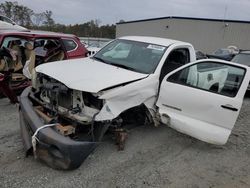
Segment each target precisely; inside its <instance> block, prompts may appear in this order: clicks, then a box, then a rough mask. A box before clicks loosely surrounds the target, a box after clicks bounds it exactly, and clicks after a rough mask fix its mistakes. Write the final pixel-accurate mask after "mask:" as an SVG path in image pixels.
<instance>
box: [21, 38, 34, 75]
mask: <svg viewBox="0 0 250 188" xmlns="http://www.w3.org/2000/svg"><path fill="white" fill-rule="evenodd" d="M24 46H25V51H24V53H25V56H26V62H25V65H24V68H23V74H24V75H25V76H26V77H27V78H29V79H31V73H32V71H33V69H34V68H35V61H36V53H35V50H34V48H33V45H32V44H31V43H30V42H26V43H25V45H24Z"/></svg>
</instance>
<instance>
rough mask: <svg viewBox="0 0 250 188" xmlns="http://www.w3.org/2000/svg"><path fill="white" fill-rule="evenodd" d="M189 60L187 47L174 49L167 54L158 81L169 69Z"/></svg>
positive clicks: (173, 68)
mask: <svg viewBox="0 0 250 188" xmlns="http://www.w3.org/2000/svg"><path fill="white" fill-rule="evenodd" d="M189 62H190V54H189V50H188V49H187V48H179V49H175V50H173V51H172V52H170V54H169V55H168V57H167V59H166V61H165V62H164V64H163V66H162V70H161V74H160V82H161V81H162V79H163V78H164V77H165V76H166V75H167V74H168V73H169V72H171V71H173V70H175V69H177V68H179V67H180V66H182V65H185V64H187V63H189Z"/></svg>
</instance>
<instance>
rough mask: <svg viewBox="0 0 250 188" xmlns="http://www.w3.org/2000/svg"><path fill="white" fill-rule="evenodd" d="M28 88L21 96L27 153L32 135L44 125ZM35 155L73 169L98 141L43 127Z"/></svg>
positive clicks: (50, 163) (60, 167)
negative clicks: (79, 138)
mask: <svg viewBox="0 0 250 188" xmlns="http://www.w3.org/2000/svg"><path fill="white" fill-rule="evenodd" d="M30 90H31V88H30V87H29V88H26V89H25V90H24V91H23V93H22V95H21V97H20V110H19V116H20V127H21V135H22V140H23V144H24V147H25V150H26V153H27V154H29V153H30V151H32V135H33V134H34V133H35V131H36V130H37V129H38V128H39V127H42V126H44V124H43V121H42V120H41V119H40V117H39V116H38V115H37V113H36V112H35V110H34V108H33V105H32V103H31V101H30V100H29V97H28V95H29V92H30ZM36 137H37V138H38V140H39V141H38V142H37V144H36V149H35V156H37V158H38V159H40V160H42V161H44V162H45V163H46V164H47V165H49V166H50V167H52V168H55V169H62V170H73V169H76V168H78V167H79V166H80V165H81V164H82V162H83V161H84V160H85V159H86V158H87V157H88V155H89V154H90V153H91V152H92V151H93V150H94V149H95V148H96V147H97V145H98V143H97V142H86V141H85V142H84V141H83V142H81V141H75V140H73V139H71V138H69V137H66V136H63V135H61V134H60V133H58V132H57V131H55V130H54V129H53V128H52V127H47V128H44V129H41V130H40V131H39V134H38V135H37V136H36Z"/></svg>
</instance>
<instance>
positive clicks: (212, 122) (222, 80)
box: [156, 60, 250, 144]
mask: <svg viewBox="0 0 250 188" xmlns="http://www.w3.org/2000/svg"><path fill="white" fill-rule="evenodd" d="M249 79H250V75H249V71H248V68H247V67H244V66H243V67H242V66H235V65H234V64H232V63H230V62H225V61H220V60H218V61H215V60H213V62H211V61H208V60H202V61H198V62H196V63H192V64H191V65H188V66H185V68H180V70H178V71H175V72H174V73H170V74H168V75H167V76H166V77H165V78H164V80H163V82H162V84H161V87H160V92H159V98H158V101H157V104H156V105H157V106H158V107H159V113H160V115H161V120H162V122H163V123H164V122H165V123H166V122H167V121H166V117H169V125H170V127H172V128H174V129H176V130H178V131H180V132H182V133H185V134H188V135H190V136H193V137H195V138H197V139H200V140H203V141H205V142H208V143H212V144H225V143H226V142H227V140H228V137H229V135H230V133H231V131H232V129H233V127H234V124H235V122H236V120H237V117H238V115H239V111H240V108H241V105H242V101H243V97H244V93H245V91H246V88H247V85H248V83H249Z"/></svg>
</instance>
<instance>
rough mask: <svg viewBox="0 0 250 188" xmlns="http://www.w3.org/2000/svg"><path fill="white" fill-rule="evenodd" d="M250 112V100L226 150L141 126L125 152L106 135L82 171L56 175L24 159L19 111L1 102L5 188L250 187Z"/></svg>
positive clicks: (0, 177)
mask: <svg viewBox="0 0 250 188" xmlns="http://www.w3.org/2000/svg"><path fill="white" fill-rule="evenodd" d="M249 109H250V98H249V97H248V98H246V99H245V100H244V104H243V108H242V110H241V113H240V116H239V118H238V121H237V123H236V126H235V129H234V131H233V133H232V135H231V136H230V139H229V141H228V143H227V144H226V145H225V146H213V145H209V144H206V143H203V142H201V141H198V140H195V139H192V138H190V137H188V136H185V135H182V134H180V133H178V132H176V131H174V130H172V129H170V128H168V127H166V126H161V127H159V128H154V127H150V126H141V127H138V128H136V129H134V130H132V131H130V133H129V139H128V141H127V143H126V148H125V150H124V151H120V152H118V151H117V148H116V146H115V145H114V144H113V142H112V140H111V139H110V138H109V137H107V138H106V139H105V141H104V142H103V144H101V145H100V146H99V147H98V148H97V149H96V150H95V152H94V153H93V154H92V155H90V156H89V157H88V158H87V160H85V162H84V163H83V164H82V165H81V167H80V168H78V169H77V170H74V171H57V170H53V169H51V168H49V167H47V166H46V165H44V164H43V163H41V162H39V161H36V160H35V159H34V158H33V157H28V158H26V157H25V154H24V151H23V146H22V142H21V137H20V132H19V122H18V114H17V110H18V107H16V106H13V105H10V104H9V103H8V100H6V99H0V130H1V131H0V187H25V188H28V187H67V188H68V187H91V188H92V187H108V188H112V187H116V188H118V187H131V188H132V187H190V188H197V187H201V188H206V187H225V188H230V187H250V110H249Z"/></svg>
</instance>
